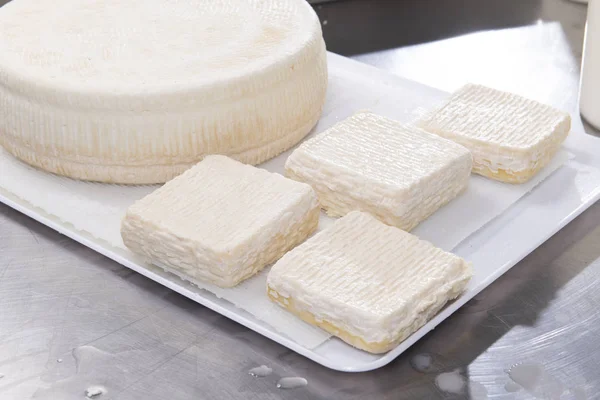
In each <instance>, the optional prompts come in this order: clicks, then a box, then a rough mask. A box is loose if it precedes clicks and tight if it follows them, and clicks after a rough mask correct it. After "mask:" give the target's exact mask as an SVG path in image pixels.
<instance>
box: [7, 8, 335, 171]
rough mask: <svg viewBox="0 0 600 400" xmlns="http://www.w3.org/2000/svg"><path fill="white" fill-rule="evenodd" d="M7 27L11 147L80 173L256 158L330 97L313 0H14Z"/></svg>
mask: <svg viewBox="0 0 600 400" xmlns="http://www.w3.org/2000/svg"><path fill="white" fill-rule="evenodd" d="M0 38H2V40H0V145H2V146H4V147H5V148H6V149H7V150H8V151H9V152H11V153H12V154H13V155H15V156H17V157H19V158H20V159H22V160H24V161H26V162H28V163H30V164H32V165H34V166H37V167H40V168H43V169H46V170H48V171H50V172H54V173H58V174H63V175H67V176H71V177H74V178H79V179H86V180H96V181H106V182H118V183H159V182H165V181H167V180H169V179H171V178H173V177H174V176H176V175H178V174H180V173H181V172H183V171H185V170H186V169H188V168H189V167H191V166H192V165H194V164H195V163H197V162H198V161H200V160H201V159H202V158H203V157H204V156H206V155H208V154H225V155H229V156H231V157H233V158H236V159H238V160H240V161H243V162H245V163H250V164H257V163H260V162H262V161H264V160H266V159H269V158H271V157H274V156H276V155H277V154H279V153H280V152H282V151H284V150H286V149H287V148H289V147H291V146H293V145H294V144H296V143H297V142H298V141H299V140H300V139H302V138H303V137H304V136H305V135H306V134H307V133H308V132H309V131H310V130H311V129H312V127H313V126H314V125H315V123H316V121H317V120H318V118H319V116H320V113H321V109H322V106H323V103H324V100H325V92H326V87H327V65H326V51H325V45H324V42H323V38H322V32H321V27H320V22H319V19H318V17H317V16H316V14H315V13H314V11H313V10H312V8H311V7H310V6H309V5H308V4H307V3H306V2H305V1H304V0H198V1H195V0H145V1H138V0H104V1H81V0H55V1H38V0H13V1H11V2H10V3H8V4H7V5H5V6H3V7H1V8H0Z"/></svg>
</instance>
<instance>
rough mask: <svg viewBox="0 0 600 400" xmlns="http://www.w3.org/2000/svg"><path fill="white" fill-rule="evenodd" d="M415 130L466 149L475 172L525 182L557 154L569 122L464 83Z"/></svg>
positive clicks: (529, 104)
mask: <svg viewBox="0 0 600 400" xmlns="http://www.w3.org/2000/svg"><path fill="white" fill-rule="evenodd" d="M417 126H419V127H421V128H423V129H424V130H426V131H428V132H431V133H435V134H437V135H440V136H442V137H445V138H448V139H451V140H453V141H455V142H457V143H460V144H462V145H463V146H465V147H467V148H468V149H469V150H470V151H471V152H472V153H473V157H474V171H475V172H478V173H480V174H482V175H485V176H489V177H492V178H496V179H499V180H505V181H509V182H524V181H526V180H528V179H530V178H531V177H532V176H533V175H535V173H537V171H539V170H540V169H541V168H543V167H544V166H545V165H546V164H547V163H548V162H549V161H550V159H551V158H552V156H553V155H554V154H555V153H556V152H557V151H558V149H559V147H560V145H561V143H562V142H563V141H564V140H565V138H566V137H567V135H568V133H569V130H570V128H571V118H570V116H569V114H567V113H565V112H563V111H560V110H557V109H554V108H552V107H550V106H547V105H545V104H541V103H539V102H537V101H533V100H529V99H526V98H524V97H521V96H518V95H516V94H512V93H507V92H502V91H499V90H495V89H490V88H487V87H485V86H481V85H473V84H468V85H465V86H464V87H463V88H461V89H460V90H458V91H457V92H455V93H454V94H453V95H452V96H451V97H450V99H449V100H448V101H447V102H446V103H445V104H443V105H442V106H441V107H440V108H438V109H436V110H434V111H432V112H431V113H429V114H427V115H426V116H424V117H423V118H422V119H421V120H420V121H418V122H417Z"/></svg>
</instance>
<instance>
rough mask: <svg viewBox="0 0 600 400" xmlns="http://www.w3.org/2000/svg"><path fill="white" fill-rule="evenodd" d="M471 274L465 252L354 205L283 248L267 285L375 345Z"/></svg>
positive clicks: (434, 306)
mask: <svg viewBox="0 0 600 400" xmlns="http://www.w3.org/2000/svg"><path fill="white" fill-rule="evenodd" d="M470 277H471V267H470V266H469V265H468V264H467V263H466V262H465V261H464V260H462V259H461V258H460V257H458V256H455V255H453V254H450V253H446V252H444V251H442V250H440V249H438V248H436V247H434V246H433V245H432V244H430V243H428V242H425V241H422V240H419V239H418V238H417V237H416V236H414V235H411V234H409V233H407V232H404V231H402V230H400V229H397V228H394V227H390V226H387V225H385V224H382V223H381V222H379V221H377V220H376V219H374V218H373V217H371V216H370V215H368V214H365V213H361V212H352V213H350V214H348V215H347V216H345V217H343V218H341V219H340V220H338V221H336V222H335V224H334V225H333V226H331V227H330V228H328V229H326V230H324V231H322V232H320V233H318V234H317V235H315V236H313V237H312V238H311V239H309V240H308V241H306V242H305V243H303V244H301V245H300V246H298V247H296V248H295V249H294V250H292V251H291V252H289V253H287V254H286V255H285V256H283V257H282V258H281V259H280V260H279V261H278V262H277V263H276V264H275V265H274V266H273V268H272V269H271V271H270V272H269V276H268V278H267V285H268V286H267V287H268V290H269V294H270V295H271V297H272V298H275V299H276V301H278V302H280V303H281V304H282V305H284V306H285V305H286V304H289V303H290V302H292V303H293V304H294V306H295V309H296V311H297V312H299V313H308V314H310V315H312V317H314V321H316V322H317V324H319V323H325V325H326V326H329V327H334V328H332V329H331V331H332V332H331V333H334V334H338V333H339V332H343V333H344V335H345V336H346V337H348V336H349V337H353V338H359V339H360V340H361V341H362V343H363V346H359V347H362V348H363V349H365V350H369V351H371V350H372V348H371V347H370V346H373V348H375V347H376V346H379V348H382V346H383V349H386V350H389V348H391V347H393V346H395V345H396V344H397V343H399V342H400V341H402V340H404V339H405V338H406V337H407V336H409V335H410V334H411V333H412V332H414V331H415V330H417V329H418V328H419V327H421V326H422V325H423V324H425V323H426V322H427V320H428V319H430V318H431V317H432V316H433V315H435V314H436V313H437V312H438V311H439V309H440V308H441V307H442V306H443V305H444V304H445V303H446V302H447V301H448V300H451V299H453V298H455V297H456V296H458V295H459V294H460V293H461V292H462V291H463V289H464V288H465V286H466V284H467V282H468V281H469V279H470ZM305 315H307V314H305ZM336 331H337V333H336ZM342 338H344V337H343V336H342ZM351 344H354V345H356V343H351Z"/></svg>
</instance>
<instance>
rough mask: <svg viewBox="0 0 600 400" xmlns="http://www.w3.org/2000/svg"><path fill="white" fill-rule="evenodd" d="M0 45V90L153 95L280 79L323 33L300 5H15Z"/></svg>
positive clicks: (117, 0)
mask: <svg viewBox="0 0 600 400" xmlns="http://www.w3.org/2000/svg"><path fill="white" fill-rule="evenodd" d="M0 37H1V38H2V40H0V72H2V71H4V72H5V74H0V84H6V85H10V86H14V87H15V89H16V88H17V82H18V81H19V78H22V80H23V81H32V80H33V81H35V83H36V84H37V85H40V86H44V87H52V88H59V89H62V88H65V87H76V88H78V90H85V91H92V92H98V91H99V92H102V93H105V94H119V93H126V94H128V95H134V94H140V95H152V94H157V92H162V91H165V90H167V91H179V90H185V89H189V88H198V87H202V86H211V87H213V86H215V85H217V86H218V84H219V82H224V83H225V84H227V82H228V81H230V80H231V79H236V78H243V77H244V76H245V75H247V74H252V73H259V74H260V76H263V77H269V76H270V75H272V74H273V73H275V76H271V77H270V79H272V80H278V79H282V78H283V77H282V76H281V74H280V73H278V70H277V68H278V67H280V66H282V65H281V64H282V63H284V64H285V65H286V67H288V68H293V65H294V61H295V60H297V59H298V58H301V57H302V56H303V54H301V53H306V52H310V51H312V50H311V49H310V47H307V43H310V42H315V43H316V42H317V41H319V40H321V28H320V23H319V20H318V18H317V17H316V15H315V14H314V12H313V11H312V9H311V8H310V6H309V5H308V4H306V2H305V1H303V0H143V1H139V0H102V1H89V0H87V1H81V0H53V1H39V0H13V1H12V2H10V3H8V4H7V5H5V6H4V7H2V8H0ZM6 72H8V73H6ZM8 77H11V81H8V82H6V80H7V79H8ZM21 89H22V90H25V88H21ZM237 94H238V95H243V93H237ZM230 95H231V93H229V92H223V93H218V92H215V93H213V95H212V96H211V98H210V99H197V100H196V101H197V102H201V101H206V102H208V101H218V100H219V97H222V96H230ZM188 101H193V100H191V99H188ZM130 106H132V107H135V105H130Z"/></svg>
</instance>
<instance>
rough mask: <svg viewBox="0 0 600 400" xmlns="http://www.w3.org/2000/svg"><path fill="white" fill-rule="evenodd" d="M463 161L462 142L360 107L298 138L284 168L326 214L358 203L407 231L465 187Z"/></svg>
mask: <svg viewBox="0 0 600 400" xmlns="http://www.w3.org/2000/svg"><path fill="white" fill-rule="evenodd" d="M471 166H472V157H471V154H470V153H469V151H468V150H467V149H466V148H464V147H463V146H460V145H457V144H456V143H453V142H452V141H449V140H446V139H443V138H440V137H439V136H436V135H432V134H429V133H427V132H424V131H422V130H420V129H418V128H415V127H411V126H408V125H403V124H401V123H399V122H397V121H393V120H391V119H388V118H384V117H381V116H378V115H375V114H372V113H368V112H363V113H359V114H356V115H354V116H352V117H350V118H348V119H346V120H344V121H342V122H340V123H338V124H337V125H335V126H333V127H332V128H330V129H329V130H327V131H325V132H323V133H321V134H320V135H318V136H316V137H315V138H313V139H311V140H308V141H306V142H305V143H303V144H302V145H301V146H300V147H299V148H298V149H296V150H295V151H294V152H293V153H292V155H291V156H290V157H289V158H288V160H287V162H286V165H285V169H286V175H287V176H288V177H290V178H292V179H295V180H297V181H300V182H306V183H308V184H310V185H311V186H312V187H313V188H314V189H315V190H316V191H317V194H318V196H319V201H320V203H321V206H322V207H323V208H324V209H325V210H326V211H327V213H328V214H329V215H330V216H343V215H346V214H347V213H349V212H350V211H355V210H356V211H365V212H368V213H370V214H372V215H374V216H376V217H377V218H379V219H380V220H381V221H383V222H385V223H386V224H389V225H394V226H397V227H399V228H401V229H404V230H407V231H409V230H411V229H412V228H414V227H415V226H416V225H418V224H419V222H421V221H423V220H424V219H425V218H427V217H428V216H430V215H431V214H433V213H434V212H435V211H436V210H437V209H438V208H440V207H441V206H443V205H444V204H446V203H448V202H449V201H450V200H452V199H453V198H455V197H456V196H457V195H458V194H459V193H461V192H462V191H463V190H464V189H465V188H466V187H467V183H468V181H469V177H470V174H471Z"/></svg>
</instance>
